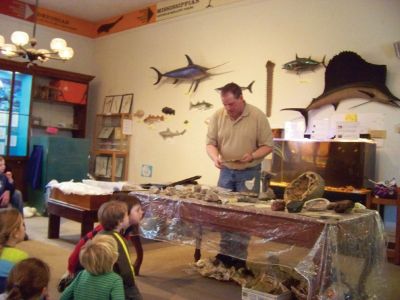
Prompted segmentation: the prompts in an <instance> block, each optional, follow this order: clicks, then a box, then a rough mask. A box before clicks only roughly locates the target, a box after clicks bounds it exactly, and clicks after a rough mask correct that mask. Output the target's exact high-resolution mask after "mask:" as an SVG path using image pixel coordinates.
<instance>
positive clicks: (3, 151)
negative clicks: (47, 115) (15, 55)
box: [0, 70, 32, 157]
mask: <svg viewBox="0 0 400 300" xmlns="http://www.w3.org/2000/svg"><path fill="white" fill-rule="evenodd" d="M31 88H32V76H31V75H29V74H22V73H19V72H13V71H7V70H0V155H2V156H14V157H15V156H17V157H24V156H27V151H28V129H29V108H30V99H31Z"/></svg>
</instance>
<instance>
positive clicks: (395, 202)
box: [371, 197, 400, 206]
mask: <svg viewBox="0 0 400 300" xmlns="http://www.w3.org/2000/svg"><path fill="white" fill-rule="evenodd" d="M371 202H372V203H373V204H377V205H393V206H400V200H399V199H387V198H376V197H372V198H371Z"/></svg>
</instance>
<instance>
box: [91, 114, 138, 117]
mask: <svg viewBox="0 0 400 300" xmlns="http://www.w3.org/2000/svg"><path fill="white" fill-rule="evenodd" d="M96 115H97V116H98V117H125V116H130V115H131V113H116V114H112V113H109V114H96Z"/></svg>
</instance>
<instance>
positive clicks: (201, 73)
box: [150, 54, 224, 92]
mask: <svg viewBox="0 0 400 300" xmlns="http://www.w3.org/2000/svg"><path fill="white" fill-rule="evenodd" d="M185 56H186V59H187V61H188V65H187V66H186V67H182V68H179V69H175V70H172V71H168V72H165V73H161V72H160V71H159V70H157V69H156V68H154V67H150V69H152V70H154V71H155V72H156V73H157V81H156V82H155V83H154V85H156V84H158V83H159V82H160V81H161V78H162V77H167V78H172V79H174V84H176V83H178V82H179V81H180V80H186V81H191V85H190V88H189V92H190V91H191V90H192V87H194V89H193V92H195V91H196V89H197V87H198V86H199V83H200V81H201V80H203V79H205V78H208V77H210V76H213V75H217V74H210V73H208V71H209V70H211V69H214V68H217V67H219V66H222V65H224V64H221V65H218V66H214V67H212V68H206V67H202V66H199V65H196V64H194V63H193V61H192V59H191V58H190V57H189V55H187V54H186V55H185Z"/></svg>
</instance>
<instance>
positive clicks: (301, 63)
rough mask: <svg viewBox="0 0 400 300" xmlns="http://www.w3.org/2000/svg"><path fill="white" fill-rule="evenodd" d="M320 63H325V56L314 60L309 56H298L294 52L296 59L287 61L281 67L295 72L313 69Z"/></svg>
mask: <svg viewBox="0 0 400 300" xmlns="http://www.w3.org/2000/svg"><path fill="white" fill-rule="evenodd" d="M320 65H323V66H324V67H326V65H325V56H324V58H323V59H322V61H316V60H313V59H311V56H309V57H308V58H307V57H298V56H297V54H296V59H295V60H292V61H289V62H287V63H286V64H284V65H283V66H282V69H285V70H288V71H295V72H296V73H297V74H299V73H301V72H303V71H313V70H314V69H316V68H317V67H319V66H320Z"/></svg>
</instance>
